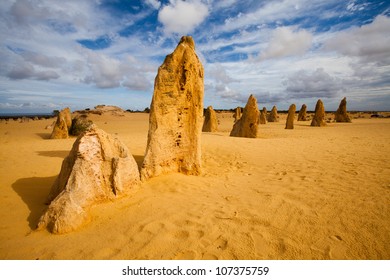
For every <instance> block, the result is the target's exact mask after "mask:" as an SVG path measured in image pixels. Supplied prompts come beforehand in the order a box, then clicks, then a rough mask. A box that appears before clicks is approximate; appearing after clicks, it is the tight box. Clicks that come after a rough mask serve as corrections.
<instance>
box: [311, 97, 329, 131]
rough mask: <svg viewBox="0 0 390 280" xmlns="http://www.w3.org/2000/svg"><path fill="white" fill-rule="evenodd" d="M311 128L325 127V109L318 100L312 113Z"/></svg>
mask: <svg viewBox="0 0 390 280" xmlns="http://www.w3.org/2000/svg"><path fill="white" fill-rule="evenodd" d="M310 125H311V126H326V122H325V108H324V104H323V103H322V101H321V99H318V101H317V104H316V109H315V112H314V117H313V119H312V121H311V124H310Z"/></svg>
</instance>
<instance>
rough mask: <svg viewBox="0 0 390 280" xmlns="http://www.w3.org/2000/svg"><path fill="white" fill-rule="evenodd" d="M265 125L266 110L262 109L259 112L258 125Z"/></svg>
mask: <svg viewBox="0 0 390 280" xmlns="http://www.w3.org/2000/svg"><path fill="white" fill-rule="evenodd" d="M266 123H267V108H265V107H263V110H261V111H260V119H259V124H266Z"/></svg>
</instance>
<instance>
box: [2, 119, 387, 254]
mask: <svg viewBox="0 0 390 280" xmlns="http://www.w3.org/2000/svg"><path fill="white" fill-rule="evenodd" d="M218 118H219V121H220V130H221V132H217V133H203V135H202V153H203V155H202V157H203V174H202V175H201V176H198V177H196V176H185V175H181V174H170V175H164V176H160V177H157V178H153V179H151V180H149V181H147V182H145V183H143V184H142V187H141V190H140V191H139V192H138V193H137V194H135V195H134V196H132V197H125V198H123V199H120V200H117V201H114V202H109V203H105V204H103V205H99V206H96V207H94V208H93V209H92V211H91V217H92V218H91V219H92V221H91V222H90V223H89V224H86V225H85V226H84V227H82V228H81V229H79V230H78V231H76V232H73V233H70V234H65V235H54V234H51V233H49V232H47V231H45V230H44V231H39V232H37V231H34V228H35V225H36V223H37V220H38V219H39V217H40V215H41V213H42V211H43V210H44V209H45V207H46V206H45V205H44V201H45V198H46V196H47V194H48V192H49V190H50V187H51V185H52V183H53V181H54V179H55V178H56V176H57V175H58V173H59V171H60V168H61V162H62V160H63V158H64V157H65V156H66V155H67V154H68V152H69V150H70V149H71V147H72V144H73V142H74V140H75V138H72V139H67V140H49V139H47V138H48V136H49V135H50V133H51V130H46V129H45V126H46V125H48V124H51V123H52V122H53V120H54V119H50V120H40V121H30V122H28V123H18V122H16V121H9V122H8V124H5V123H4V122H2V123H0V142H1V143H0V188H1V189H0V205H1V208H2V209H1V212H0V213H1V216H0V221H1V224H0V259H389V258H390V119H367V118H366V119H354V120H353V123H351V124H344V123H330V124H328V126H327V127H323V128H317V127H310V126H309V125H310V122H309V121H308V122H298V123H297V122H296V123H295V129H294V130H285V129H284V126H285V121H284V120H285V115H281V121H280V122H279V123H267V124H266V125H261V126H260V133H259V134H260V137H259V138H258V139H247V138H234V137H229V132H230V130H231V128H232V125H233V118H232V114H230V113H229V114H227V113H224V114H218ZM93 119H94V121H95V123H97V125H98V126H99V127H100V128H102V129H103V130H105V131H106V132H108V133H112V134H114V135H117V137H119V138H120V139H121V140H122V141H123V142H124V143H125V144H126V145H127V146H128V147H129V149H130V151H131V152H132V154H133V155H134V156H135V158H136V160H137V162H138V163H139V164H141V162H142V158H143V154H144V151H145V147H146V140H147V131H148V115H147V114H141V113H140V114H130V113H128V114H126V116H124V117H118V116H117V117H114V116H97V115H94V116H93Z"/></svg>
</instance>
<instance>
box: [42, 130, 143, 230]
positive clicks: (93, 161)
mask: <svg viewBox="0 0 390 280" xmlns="http://www.w3.org/2000/svg"><path fill="white" fill-rule="evenodd" d="M139 182H140V174H139V171H138V166H137V163H136V161H135V159H134V158H133V156H132V155H131V154H130V152H129V151H128V149H127V147H126V146H125V145H123V144H122V143H121V142H120V141H119V140H118V139H116V138H113V137H112V136H111V135H109V134H107V133H106V132H104V131H103V130H101V129H98V128H97V127H96V126H95V125H92V126H91V127H90V128H89V130H87V131H86V132H84V133H83V134H82V135H80V136H79V137H78V138H77V140H76V142H75V143H74V144H73V147H72V150H71V151H70V153H69V155H68V156H67V157H66V158H65V159H64V161H63V162H62V167H61V171H60V174H59V175H58V177H57V179H56V181H55V182H54V184H53V186H52V189H51V192H50V194H49V196H48V203H50V204H49V206H48V208H47V209H46V211H45V212H44V214H43V215H42V216H41V218H40V220H39V222H38V226H37V228H38V229H44V228H47V229H48V230H49V231H51V232H53V233H67V232H70V231H73V230H76V229H77V228H79V227H80V226H81V225H83V224H84V223H86V222H87V221H88V220H89V209H90V208H91V206H93V205H95V204H97V203H100V202H104V201H110V200H113V199H115V198H117V197H120V196H122V195H125V194H129V193H131V192H134V191H135V190H136V189H137V188H138V184H139Z"/></svg>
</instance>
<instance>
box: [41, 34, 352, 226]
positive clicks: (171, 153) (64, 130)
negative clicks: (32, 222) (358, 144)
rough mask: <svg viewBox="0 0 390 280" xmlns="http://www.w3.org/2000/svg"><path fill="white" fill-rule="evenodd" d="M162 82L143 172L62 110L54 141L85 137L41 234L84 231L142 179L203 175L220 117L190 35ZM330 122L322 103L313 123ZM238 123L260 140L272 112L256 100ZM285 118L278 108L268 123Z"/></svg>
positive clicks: (66, 166)
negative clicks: (98, 208) (207, 136)
mask: <svg viewBox="0 0 390 280" xmlns="http://www.w3.org/2000/svg"><path fill="white" fill-rule="evenodd" d="M154 85H155V86H154V92H153V98H152V102H151V107H150V115H149V132H148V141H147V147H146V151H145V157H144V160H143V163H142V166H141V169H140V171H139V169H138V165H137V163H136V161H135V159H134V157H133V156H132V155H131V153H130V151H129V150H128V149H127V147H126V146H125V145H124V144H122V143H121V142H120V141H119V140H118V139H116V138H114V137H112V136H111V135H109V134H107V133H106V132H104V131H103V130H101V129H99V128H97V127H96V125H93V124H91V123H90V122H84V123H83V121H82V120H80V119H78V118H75V119H73V120H72V118H71V114H70V110H69V108H66V109H64V110H62V111H61V112H59V114H58V117H57V121H56V123H55V126H54V129H53V133H52V135H51V138H53V139H59V138H68V136H69V135H70V134H72V129H73V128H74V127H77V126H79V124H80V123H81V125H80V127H82V128H83V132H82V133H81V135H79V137H78V138H77V139H76V141H75V143H74V144H73V147H72V150H71V151H70V153H69V155H68V156H67V157H66V158H65V159H64V161H63V163H62V167H61V171H60V174H59V175H58V177H57V179H56V181H55V182H54V184H53V186H52V189H51V192H50V194H49V197H48V200H47V203H48V204H49V206H48V207H47V209H46V210H45V212H44V213H43V215H42V216H41V218H40V220H39V222H38V225H37V228H38V229H44V228H47V229H48V230H50V231H51V232H53V233H66V232H70V231H73V230H76V229H77V228H78V227H80V226H81V225H82V224H84V223H85V222H87V221H88V220H89V209H90V208H91V207H92V206H93V205H94V204H96V203H100V202H103V201H110V200H113V199H115V198H117V197H120V196H123V195H126V194H129V193H133V192H135V191H137V189H138V188H139V184H140V182H141V181H145V180H147V179H149V178H151V177H154V176H158V175H160V174H165V173H170V172H179V173H184V174H187V175H198V174H200V172H201V142H200V141H201V133H202V131H204V132H215V131H217V129H218V120H217V115H216V112H215V111H214V110H213V108H212V107H211V106H209V107H208V108H207V110H206V111H205V114H204V115H205V117H204V119H203V96H204V70H203V66H202V64H201V62H200V60H199V58H198V56H197V55H196V52H195V43H194V41H193V39H192V38H191V37H189V36H184V37H182V38H181V40H180V42H179V44H178V45H177V47H176V49H175V50H174V52H173V53H172V54H170V55H168V56H166V58H165V60H164V62H163V64H162V65H161V66H160V67H159V69H158V73H157V76H156V78H155V84H154ZM295 111H296V106H295V104H292V105H291V106H290V108H289V112H288V116H287V121H286V129H293V128H294V118H295ZM324 117H325V110H324V105H323V103H322V101H321V100H318V102H317V105H316V109H315V115H314V117H313V120H312V123H311V125H312V126H323V125H325V120H324ZM234 119H235V123H234V125H233V129H232V131H231V133H230V136H235V137H248V138H256V137H257V136H258V125H259V124H266V123H267V109H266V108H265V107H264V108H263V109H262V110H261V111H259V109H258V105H257V100H256V98H255V97H254V96H253V95H250V96H249V99H248V102H247V104H246V106H245V108H243V109H242V108H240V107H238V108H237V109H236V110H235V112H234ZM298 120H299V121H305V120H307V116H306V105H303V106H302V108H301V110H300V112H299V115H298ZM278 121H279V116H278V112H277V109H276V106H274V107H273V108H272V110H271V112H270V113H269V114H268V122H278ZM336 121H339V122H340V121H347V122H350V118H349V117H348V115H347V111H346V100H345V98H344V99H343V101H342V102H341V103H340V107H339V110H337V113H336ZM76 130H78V128H76ZM73 135H74V134H73Z"/></svg>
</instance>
